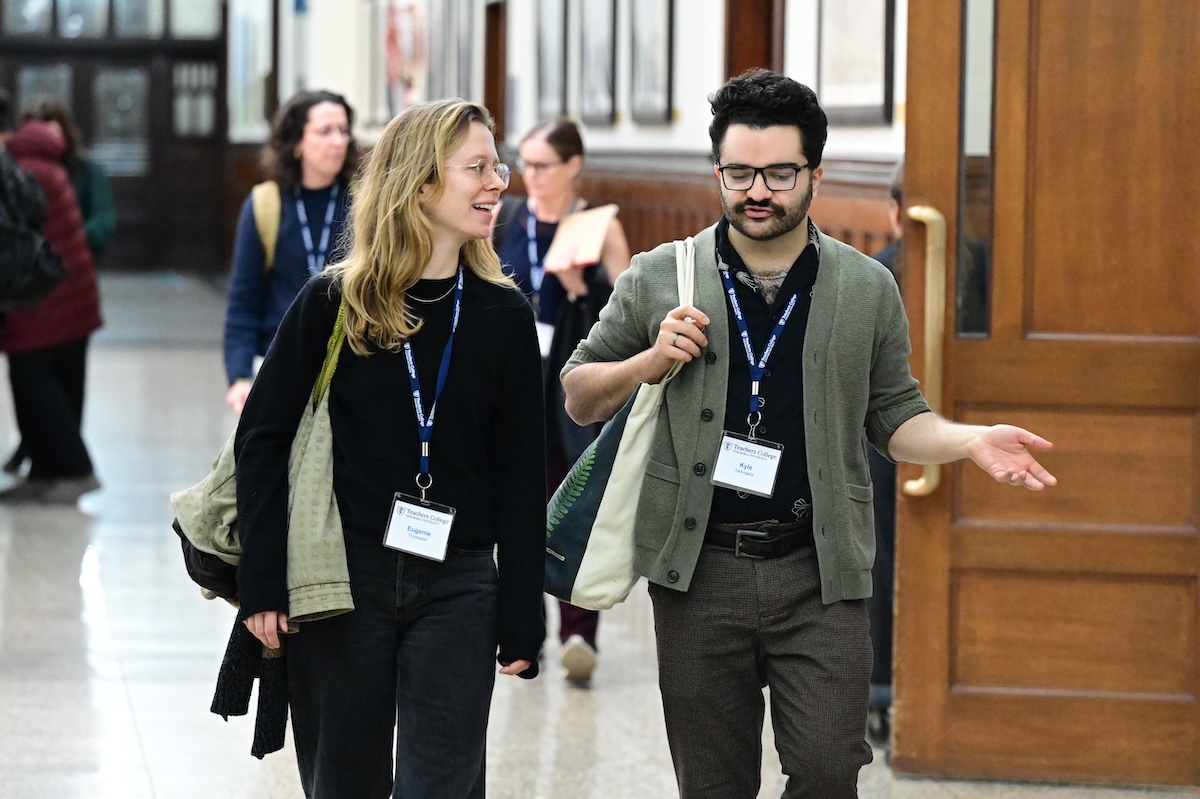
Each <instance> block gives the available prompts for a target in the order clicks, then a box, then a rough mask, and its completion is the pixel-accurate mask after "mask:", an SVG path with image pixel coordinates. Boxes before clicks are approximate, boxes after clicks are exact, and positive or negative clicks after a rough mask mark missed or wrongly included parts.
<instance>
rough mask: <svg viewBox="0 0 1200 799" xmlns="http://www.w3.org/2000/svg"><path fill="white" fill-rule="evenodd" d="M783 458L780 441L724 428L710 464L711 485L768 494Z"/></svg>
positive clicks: (773, 487) (756, 494) (771, 491)
mask: <svg viewBox="0 0 1200 799" xmlns="http://www.w3.org/2000/svg"><path fill="white" fill-rule="evenodd" d="M782 458H783V445H782V444H776V443H775V442H773V441H767V440H766V439H762V438H749V437H747V436H742V435H738V434H737V433H731V432H729V431H728V430H727V431H725V433H724V434H722V436H721V448H720V450H719V451H718V452H717V462H716V463H715V464H714V465H713V476H712V482H713V485H718V486H721V487H722V488H732V489H734V490H735V491H742V492H744V493H747V494H754V495H755V496H759V497H770V496H771V495H772V494H773V493H774V492H775V478H776V477H777V476H778V475H779V461H780V460H781V459H782Z"/></svg>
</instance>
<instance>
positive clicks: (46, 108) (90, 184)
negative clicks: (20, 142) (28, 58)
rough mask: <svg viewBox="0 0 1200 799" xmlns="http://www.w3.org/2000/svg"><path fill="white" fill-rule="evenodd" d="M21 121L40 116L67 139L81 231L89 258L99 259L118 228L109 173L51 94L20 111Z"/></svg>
mask: <svg viewBox="0 0 1200 799" xmlns="http://www.w3.org/2000/svg"><path fill="white" fill-rule="evenodd" d="M21 117H22V119H23V120H28V119H40V120H42V121H43V122H49V123H50V124H51V125H54V126H57V128H58V131H59V133H61V134H62V136H63V139H64V140H65V141H66V150H65V151H64V152H63V158H62V163H63V166H65V167H66V168H67V174H68V175H70V177H71V187H72V188H73V189H75V201H76V202H77V203H78V204H79V211H80V213H81V214H83V232H84V233H85V234H86V235H87V243H88V249H90V250H91V251H92V260H93V261H95V262H96V263H99V262H100V258H101V257H102V256H103V255H104V251H105V250H107V249H108V245H109V243H110V242H111V241H112V238H113V233H114V232H115V231H116V227H117V214H116V209H115V208H114V206H113V196H112V187H111V186H110V185H109V182H108V175H107V174H106V173H105V171H104V167H102V166H101V165H100V164H99V163H97V162H96V161H94V160H92V159H91V158H89V157H88V156H87V152H86V151H85V150H84V148H83V136H82V134H81V133H80V132H79V126H78V125H77V124H75V119H74V117H72V116H71V112H70V111H68V110H67V108H66V106H64V105H63V104H62V103H60V102H59V101H58V100H55V99H54V98H52V97H42V98H40V99H38V100H37V101H36V102H34V103H33V104H32V105H29V106H27V107H26V108H25V110H24V111H23V112H22V114H21Z"/></svg>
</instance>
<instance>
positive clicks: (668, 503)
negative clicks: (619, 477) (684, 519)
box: [637, 458, 680, 552]
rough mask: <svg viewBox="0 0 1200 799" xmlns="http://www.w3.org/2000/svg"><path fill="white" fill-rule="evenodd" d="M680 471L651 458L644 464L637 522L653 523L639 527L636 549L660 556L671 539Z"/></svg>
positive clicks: (677, 499)
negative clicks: (643, 549) (650, 551)
mask: <svg viewBox="0 0 1200 799" xmlns="http://www.w3.org/2000/svg"><path fill="white" fill-rule="evenodd" d="M679 494H680V491H679V469H678V468H676V467H674V466H668V465H666V464H665V463H659V462H658V461H656V460H654V459H653V458H651V459H650V460H648V461H647V462H646V474H645V476H644V477H643V478H642V496H641V497H640V498H639V501H638V519H639V521H641V520H646V519H653V520H655V521H654V523H651V524H645V523H639V524H638V525H637V529H638V530H639V532H640V535H638V539H637V545H638V546H639V547H646V548H650V549H653V550H654V551H655V552H661V551H662V550H663V549H664V548H665V547H666V545H667V541H668V539H669V538H670V537H671V533H672V530H673V528H674V525H673V524H672V523H671V520H673V519H674V518H675V511H676V507H675V506H676V505H677V504H678V503H679Z"/></svg>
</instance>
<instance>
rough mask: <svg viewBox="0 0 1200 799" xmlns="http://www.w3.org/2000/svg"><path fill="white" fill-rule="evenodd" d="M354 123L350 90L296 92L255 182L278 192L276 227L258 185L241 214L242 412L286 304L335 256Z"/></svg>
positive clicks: (236, 272) (228, 321) (230, 320)
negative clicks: (345, 93)
mask: <svg viewBox="0 0 1200 799" xmlns="http://www.w3.org/2000/svg"><path fill="white" fill-rule="evenodd" d="M353 126H354V109H352V108H351V107H350V104H349V103H348V102H346V98H345V97H342V95H340V94H334V93H333V92H327V91H308V90H305V91H301V92H297V93H296V94H295V95H293V96H292V98H291V99H290V100H288V101H287V102H286V103H285V104H284V105H283V106H282V107H281V108H280V109H279V112H278V113H277V114H276V115H275V121H274V124H273V125H272V126H271V138H270V140H269V141H268V142H267V144H266V145H265V146H264V147H263V155H262V161H263V167H264V169H265V171H266V173H267V176H268V178H269V179H268V180H267V182H266V183H263V184H261V186H259V187H256V188H255V191H256V192H262V191H263V190H270V192H269V193H270V194H272V195H273V207H271V208H270V211H269V212H270V216H271V222H273V225H274V229H275V233H274V235H273V236H272V235H271V233H270V232H269V231H270V223H269V224H268V225H267V226H266V227H265V228H264V229H262V230H260V229H259V226H258V222H259V218H258V215H257V214H256V212H255V205H256V202H262V201H263V199H265V196H266V195H262V194H260V195H259V196H260V198H262V199H259V200H257V201H256V200H255V198H254V194H253V193H252V195H251V196H250V197H247V198H246V202H245V203H244V204H243V205H242V212H241V215H240V216H239V217H238V228H237V240H236V242H235V248H234V254H233V275H232V276H231V278H230V280H229V303H228V307H227V308H226V311H225V373H226V377H227V378H228V380H229V390H228V392H227V393H226V395H225V403H226V404H227V405H228V406H229V407H230V409H231V410H232V411H233V412H234V413H241V412H242V405H244V404H245V402H246V395H247V394H249V393H250V384H251V382H252V381H253V380H254V359H255V358H256V357H258V356H261V355H263V354H265V353H266V351H267V347H268V346H269V345H270V344H271V339H272V338H274V337H275V329H276V328H277V327H279V320H280V319H282V318H283V313H284V311H286V310H287V309H288V306H289V305H291V303H292V300H293V299H295V297H296V294H297V292H299V291H300V288H301V286H303V285H304V284H305V282H306V281H307V280H308V279H309V278H310V277H312V276H313V275H315V274H316V273H317V272H320V271H321V270H322V269H324V268H325V264H326V263H327V262H330V261H333V260H336V258H335V257H334V256H335V253H336V248H337V244H338V241H339V239H340V238H341V235H342V226H343V224H344V223H345V220H346V210H347V209H348V208H349V207H350V178H351V176H352V175H353V174H354V171H355V169H357V168H358V146H357V144H355V141H354V134H353V133H352V132H351V131H352V128H353ZM261 207H263V208H264V209H266V208H267V206H261ZM264 237H268V238H269V239H270V241H264ZM268 246H269V247H271V248H272V249H273V250H274V257H273V258H270V257H269V256H268V255H267V248H268Z"/></svg>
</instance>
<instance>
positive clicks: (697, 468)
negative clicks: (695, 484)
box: [692, 463, 708, 474]
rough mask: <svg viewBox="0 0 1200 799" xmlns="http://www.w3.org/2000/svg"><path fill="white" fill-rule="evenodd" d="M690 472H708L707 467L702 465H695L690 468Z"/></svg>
mask: <svg viewBox="0 0 1200 799" xmlns="http://www.w3.org/2000/svg"><path fill="white" fill-rule="evenodd" d="M692 471H693V472H695V473H696V474H704V473H705V472H706V471H708V467H706V466H705V465H704V464H703V463H697V464H696V465H695V466H693V467H692Z"/></svg>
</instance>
